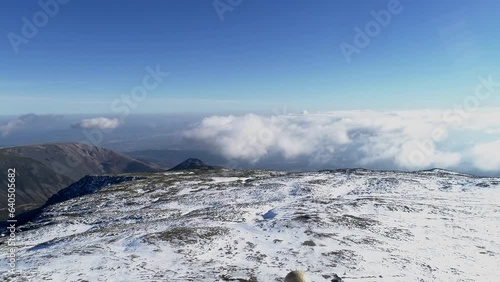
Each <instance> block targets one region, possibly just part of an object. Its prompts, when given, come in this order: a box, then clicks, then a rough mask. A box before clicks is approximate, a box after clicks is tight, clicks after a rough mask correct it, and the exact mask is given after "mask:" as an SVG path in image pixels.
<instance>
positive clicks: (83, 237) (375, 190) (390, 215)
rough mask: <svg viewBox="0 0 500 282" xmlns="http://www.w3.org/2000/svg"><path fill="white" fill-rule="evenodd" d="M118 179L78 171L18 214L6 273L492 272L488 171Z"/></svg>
mask: <svg viewBox="0 0 500 282" xmlns="http://www.w3.org/2000/svg"><path fill="white" fill-rule="evenodd" d="M123 176H134V177H129V178H127V181H122V180H123ZM120 177H121V178H119V179H118V181H116V182H115V181H113V179H114V176H107V177H104V178H106V179H104V180H103V176H100V177H97V176H96V177H95V178H93V177H90V178H89V177H86V179H85V181H84V182H81V183H80V184H79V183H78V182H77V183H75V184H73V185H72V186H70V188H71V189H74V190H75V191H76V190H78V189H83V188H87V190H86V191H89V194H86V195H80V194H78V192H77V193H76V194H75V197H69V199H67V200H65V201H62V202H57V203H55V204H53V205H49V206H47V207H45V208H44V209H43V210H42V211H41V212H40V213H39V214H38V215H37V216H36V217H35V218H33V220H32V221H31V222H29V223H26V224H24V225H22V226H21V227H20V229H21V232H20V233H19V234H18V235H17V244H18V249H17V260H18V262H17V270H18V273H16V274H10V273H9V272H8V265H7V264H5V263H3V262H5V261H7V253H8V247H7V244H6V236H5V234H4V237H2V238H0V260H1V261H2V264H0V275H1V277H2V279H3V280H2V281H92V282H93V281H207V282H211V281H240V282H244V281H247V282H250V281H252V282H257V281H258V282H275V281H276V282H278V281H281V282H282V281H283V279H284V277H285V275H286V274H287V273H288V272H289V271H291V270H304V271H306V272H307V273H308V274H309V276H310V278H311V279H312V281H315V282H321V281H331V279H332V277H334V274H337V275H338V276H340V277H342V279H343V281H347V282H350V281H362V282H365V281H384V282H387V281H482V282H483V281H491V282H496V281H500V179H497V178H481V177H474V176H471V175H466V174H460V173H454V172H450V171H444V170H437V169H436V170H428V171H419V172H397V171H370V170H364V169H350V170H333V171H320V172H302V173H291V172H273V171H261V170H249V171H234V170H228V169H222V168H218V169H210V170H192V171H180V172H162V173H151V174H126V175H121V176H120ZM92 179H94V180H92ZM100 182H102V183H104V184H103V185H100V184H99V183H100ZM79 185H80V186H81V187H78V186H79ZM89 185H94V186H95V187H94V188H92V189H89V187H88V186H89ZM82 186H86V187H82ZM67 189H69V188H67ZM68 192H71V191H68V190H66V194H68Z"/></svg>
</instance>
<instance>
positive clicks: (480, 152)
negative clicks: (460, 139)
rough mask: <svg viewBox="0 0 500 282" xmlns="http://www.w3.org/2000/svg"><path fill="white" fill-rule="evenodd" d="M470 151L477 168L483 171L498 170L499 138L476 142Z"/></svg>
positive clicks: (499, 168)
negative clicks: (480, 142) (486, 141)
mask: <svg viewBox="0 0 500 282" xmlns="http://www.w3.org/2000/svg"><path fill="white" fill-rule="evenodd" d="M471 151H472V158H473V162H474V165H475V166H476V167H477V168H479V169H481V170H483V171H500V140H497V141H493V142H488V143H482V144H477V145H475V146H474V147H473V148H472V150H471Z"/></svg>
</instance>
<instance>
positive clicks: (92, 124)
mask: <svg viewBox="0 0 500 282" xmlns="http://www.w3.org/2000/svg"><path fill="white" fill-rule="evenodd" d="M120 125H121V121H120V120H119V119H117V118H112V119H110V118H105V117H98V118H89V119H82V120H81V121H80V122H78V123H76V124H74V125H73V128H82V129H91V128H95V129H115V128H117V127H119V126H120Z"/></svg>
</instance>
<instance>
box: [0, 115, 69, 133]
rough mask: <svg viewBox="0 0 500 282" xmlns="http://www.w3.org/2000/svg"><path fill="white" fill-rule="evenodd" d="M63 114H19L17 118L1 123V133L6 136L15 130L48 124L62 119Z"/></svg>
mask: <svg viewBox="0 0 500 282" xmlns="http://www.w3.org/2000/svg"><path fill="white" fill-rule="evenodd" d="M62 117H63V116H61V115H36V114H26V115H22V116H19V117H17V118H14V119H11V120H8V121H6V122H4V123H0V135H1V136H6V135H9V134H10V133H12V132H13V131H15V130H17V129H20V128H23V127H29V126H34V125H37V124H38V125H39V124H42V123H43V124H48V123H51V122H53V121H55V120H58V119H61V118H62Z"/></svg>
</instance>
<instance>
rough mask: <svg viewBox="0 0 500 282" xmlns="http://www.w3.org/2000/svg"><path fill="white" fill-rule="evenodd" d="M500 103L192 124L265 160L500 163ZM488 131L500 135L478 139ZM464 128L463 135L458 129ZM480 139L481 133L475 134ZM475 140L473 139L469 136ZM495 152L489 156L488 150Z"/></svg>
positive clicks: (216, 141) (414, 165)
mask: <svg viewBox="0 0 500 282" xmlns="http://www.w3.org/2000/svg"><path fill="white" fill-rule="evenodd" d="M498 129H500V111H498V109H486V110H481V111H475V112H472V113H471V112H460V111H437V110H436V111H430V110H429V111H398V112H377V111H340V112H326V113H314V114H308V113H304V114H286V115H274V116H262V115H255V114H247V115H243V116H212V117H208V118H205V119H204V120H203V121H202V122H201V123H200V124H197V125H196V126H195V127H194V128H192V129H190V130H188V131H186V132H185V136H186V137H188V138H191V139H194V140H197V141H200V142H203V143H205V144H207V145H208V146H210V148H211V149H213V150H216V151H217V152H219V153H220V154H222V155H223V156H224V157H226V158H227V159H235V160H245V161H248V162H250V163H255V162H258V161H260V160H262V159H264V158H266V157H269V156H271V155H279V156H281V157H283V158H285V159H288V160H291V159H296V158H299V157H308V158H309V161H310V162H311V163H313V164H321V163H336V164H339V163H345V164H346V166H363V167H377V166H381V167H383V168H387V167H392V168H395V169H423V168H430V167H442V168H450V169H453V168H455V167H457V166H460V165H462V164H463V163H466V162H470V163H473V164H474V166H475V167H476V168H478V169H481V170H488V171H491V170H500V161H499V159H500V158H499V157H500V135H499V134H498ZM478 134H479V135H488V134H489V137H490V138H492V137H494V138H497V139H498V141H496V142H493V143H486V142H485V143H484V144H482V143H478V141H477V140H472V142H474V143H473V144H472V145H471V144H470V142H471V140H467V139H466V138H465V137H466V136H476V135H478ZM457 136H458V137H457ZM472 139H474V138H472ZM468 142H469V143H468ZM491 151H494V152H495V153H494V154H490V155H489V156H485V153H486V152H491Z"/></svg>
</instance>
